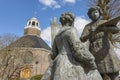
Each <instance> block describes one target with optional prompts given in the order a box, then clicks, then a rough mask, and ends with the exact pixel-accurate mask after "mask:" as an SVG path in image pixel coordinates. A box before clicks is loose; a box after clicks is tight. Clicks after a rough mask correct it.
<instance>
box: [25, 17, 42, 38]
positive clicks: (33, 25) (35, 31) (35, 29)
mask: <svg viewBox="0 0 120 80" xmlns="http://www.w3.org/2000/svg"><path fill="white" fill-rule="evenodd" d="M39 26H40V23H39V21H38V20H37V18H36V17H33V18H31V19H29V20H28V22H27V25H26V26H25V28H24V35H34V36H37V37H40V33H41V30H40V27H39Z"/></svg>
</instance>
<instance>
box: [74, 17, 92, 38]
mask: <svg viewBox="0 0 120 80" xmlns="http://www.w3.org/2000/svg"><path fill="white" fill-rule="evenodd" d="M89 22H90V21H88V20H86V19H84V18H82V17H80V16H78V17H76V18H75V23H74V26H75V27H76V28H77V31H78V35H79V36H80V35H81V33H82V31H83V29H84V27H85V25H86V24H88V23H89Z"/></svg>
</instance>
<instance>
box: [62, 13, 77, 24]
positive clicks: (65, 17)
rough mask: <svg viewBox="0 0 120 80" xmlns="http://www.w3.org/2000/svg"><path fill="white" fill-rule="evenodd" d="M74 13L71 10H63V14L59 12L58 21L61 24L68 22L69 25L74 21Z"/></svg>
mask: <svg viewBox="0 0 120 80" xmlns="http://www.w3.org/2000/svg"><path fill="white" fill-rule="evenodd" d="M74 18H75V17H74V15H73V13H71V12H65V13H63V14H61V16H60V22H61V24H62V25H66V24H68V23H69V26H72V25H73V22H74Z"/></svg>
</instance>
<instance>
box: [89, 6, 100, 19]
mask: <svg viewBox="0 0 120 80" xmlns="http://www.w3.org/2000/svg"><path fill="white" fill-rule="evenodd" d="M95 10H98V11H99V13H100V15H101V14H102V10H101V8H100V7H98V6H96V7H91V8H89V9H88V13H87V14H88V16H89V17H90V18H92V16H91V13H92V12H93V11H95Z"/></svg>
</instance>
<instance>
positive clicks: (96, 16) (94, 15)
mask: <svg viewBox="0 0 120 80" xmlns="http://www.w3.org/2000/svg"><path fill="white" fill-rule="evenodd" d="M91 18H92V20H93V21H96V20H98V19H99V18H100V13H99V11H98V10H94V11H92V12H91Z"/></svg>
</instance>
